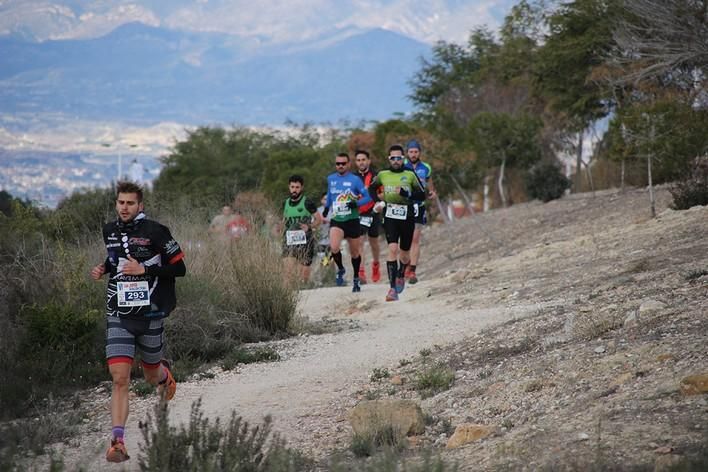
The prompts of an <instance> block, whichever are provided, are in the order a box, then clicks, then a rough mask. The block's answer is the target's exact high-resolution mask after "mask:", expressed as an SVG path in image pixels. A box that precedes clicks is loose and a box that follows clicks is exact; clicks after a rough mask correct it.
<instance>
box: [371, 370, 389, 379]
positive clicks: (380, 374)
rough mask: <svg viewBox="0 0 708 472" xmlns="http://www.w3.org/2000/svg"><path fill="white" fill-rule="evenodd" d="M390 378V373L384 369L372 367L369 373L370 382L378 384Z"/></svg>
mask: <svg viewBox="0 0 708 472" xmlns="http://www.w3.org/2000/svg"><path fill="white" fill-rule="evenodd" d="M390 376H391V373H390V372H389V371H388V369H387V368H385V367H374V370H372V371H371V377H370V380H371V381H372V382H380V381H381V380H383V379H387V378H389V377H390Z"/></svg>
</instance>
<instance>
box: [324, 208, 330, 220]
mask: <svg viewBox="0 0 708 472" xmlns="http://www.w3.org/2000/svg"><path fill="white" fill-rule="evenodd" d="M328 214H329V207H325V209H324V210H323V211H322V216H323V217H324V218H327V215H328Z"/></svg>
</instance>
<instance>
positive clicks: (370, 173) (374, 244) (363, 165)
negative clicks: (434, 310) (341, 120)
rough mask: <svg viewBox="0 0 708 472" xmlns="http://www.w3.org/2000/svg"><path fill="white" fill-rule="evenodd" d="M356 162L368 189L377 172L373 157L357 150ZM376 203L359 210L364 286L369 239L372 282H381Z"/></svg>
mask: <svg viewBox="0 0 708 472" xmlns="http://www.w3.org/2000/svg"><path fill="white" fill-rule="evenodd" d="M354 162H355V164H356V167H357V169H358V171H357V173H356V175H358V176H359V178H360V179H361V180H362V181H363V182H364V186H365V187H368V186H369V185H370V184H371V181H372V180H373V178H374V177H376V171H375V170H374V169H373V168H372V167H371V157H370V156H369V152H368V151H364V150H362V149H357V150H356V151H354ZM373 209H374V202H373V201H371V202H369V203H367V204H366V205H362V206H361V207H360V208H359V213H360V214H359V226H360V229H361V248H362V254H361V257H362V265H361V268H360V269H359V279H360V280H361V283H362V284H365V283H366V264H364V263H363V259H364V242H365V241H366V239H367V236H368V239H369V247H370V248H371V259H372V262H371V281H372V282H378V281H379V280H381V266H380V264H379V258H380V256H379V253H380V252H381V248H380V247H379V228H380V227H381V215H379V214H378V213H374V211H373Z"/></svg>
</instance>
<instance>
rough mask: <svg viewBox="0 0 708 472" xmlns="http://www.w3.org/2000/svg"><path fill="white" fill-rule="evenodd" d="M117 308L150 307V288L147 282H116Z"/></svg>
mask: <svg viewBox="0 0 708 472" xmlns="http://www.w3.org/2000/svg"><path fill="white" fill-rule="evenodd" d="M117 285H118V306H148V305H150V287H149V286H148V283H147V280H143V281H141V282H117Z"/></svg>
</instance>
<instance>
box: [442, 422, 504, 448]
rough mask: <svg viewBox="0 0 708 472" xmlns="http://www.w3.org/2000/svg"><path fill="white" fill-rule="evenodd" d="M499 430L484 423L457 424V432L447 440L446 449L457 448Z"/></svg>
mask: <svg viewBox="0 0 708 472" xmlns="http://www.w3.org/2000/svg"><path fill="white" fill-rule="evenodd" d="M496 432H497V428H496V427H494V426H488V425H483V424H471V423H462V424H459V425H457V428H455V432H454V433H453V435H452V436H450V439H449V440H448V441H447V446H445V448H446V449H455V448H457V447H460V446H463V445H465V444H469V443H471V442H475V441H478V440H480V439H482V438H486V437H487V436H491V435H492V434H495V433H496Z"/></svg>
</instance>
